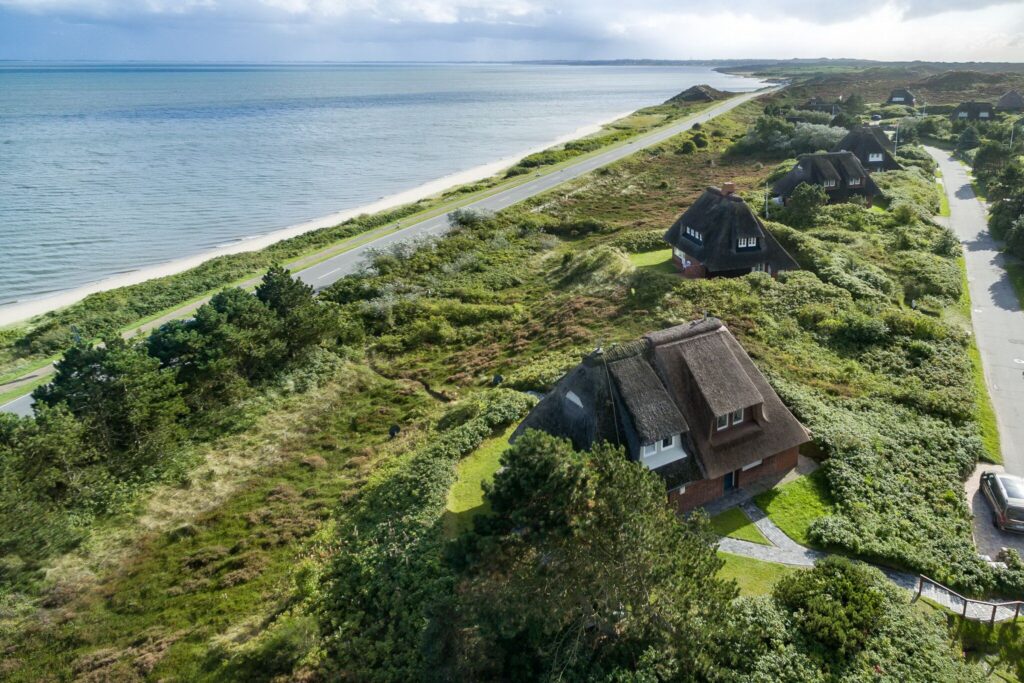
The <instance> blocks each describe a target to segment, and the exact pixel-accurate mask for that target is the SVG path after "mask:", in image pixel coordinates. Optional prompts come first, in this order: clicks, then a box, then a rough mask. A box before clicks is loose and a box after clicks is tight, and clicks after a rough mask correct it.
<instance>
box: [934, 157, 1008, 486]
mask: <svg viewBox="0 0 1024 683" xmlns="http://www.w3.org/2000/svg"><path fill="white" fill-rule="evenodd" d="M925 149H926V150H927V151H928V153H929V154H930V155H931V156H932V157H933V158H934V159H935V161H936V162H937V163H938V164H939V168H940V169H941V170H942V179H943V184H944V190H945V192H946V195H947V197H948V198H949V210H950V215H949V227H950V229H952V230H953V232H954V233H955V234H956V236H957V238H958V239H959V240H960V242H961V244H963V248H964V261H965V263H966V266H967V285H968V289H969V290H970V293H971V323H972V325H973V327H974V335H975V338H976V341H977V344H978V351H979V352H980V353H981V362H982V366H983V367H984V370H985V383H986V385H987V387H988V393H989V395H990V396H991V397H992V404H993V407H994V408H995V411H996V421H997V422H998V425H999V438H1000V443H1001V445H1002V455H1003V464H1004V466H1005V467H1006V471H1007V472H1010V473H1012V474H1017V475H1024V451H1022V450H1021V449H1022V448H1024V313H1022V311H1021V307H1020V301H1019V300H1018V299H1017V295H1016V293H1015V292H1014V289H1013V284H1012V283H1011V282H1010V277H1009V275H1008V274H1007V272H1006V269H1005V267H1004V263H1005V259H1006V256H1005V255H1004V254H1003V252H1002V249H1001V247H1000V245H999V243H998V242H997V241H996V240H995V239H994V238H993V237H992V235H990V234H989V231H988V220H987V216H986V210H985V205H984V204H983V203H982V201H981V200H980V199H979V198H978V197H977V195H976V194H975V192H974V187H973V186H972V185H971V177H970V175H969V172H968V169H967V167H966V166H964V165H963V164H962V163H960V162H959V161H958V160H956V159H955V158H953V157H952V156H950V153H949V152H947V151H944V150H941V149H938V148H936V147H925Z"/></svg>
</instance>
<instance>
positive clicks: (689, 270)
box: [672, 249, 708, 280]
mask: <svg viewBox="0 0 1024 683" xmlns="http://www.w3.org/2000/svg"><path fill="white" fill-rule="evenodd" d="M686 260H687V261H689V262H690V265H688V266H687V265H684V261H683V259H682V258H680V256H679V254H678V253H677V252H676V250H675V249H673V250H672V261H673V262H675V264H676V270H678V271H679V274H680V275H682V276H683V277H685V278H690V279H691V280H700V279H701V278H706V277H707V276H708V269H707V268H705V267H704V265H703V264H702V263H700V262H699V261H697V259H695V258H693V257H691V256H689V255H687V256H686Z"/></svg>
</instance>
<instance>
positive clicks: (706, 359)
mask: <svg viewBox="0 0 1024 683" xmlns="http://www.w3.org/2000/svg"><path fill="white" fill-rule="evenodd" d="M740 408H745V409H748V410H749V411H750V412H751V414H752V415H751V418H750V419H749V421H747V422H746V423H744V424H742V425H739V426H737V427H736V428H733V429H729V430H726V432H722V433H720V434H717V435H716V434H714V433H713V424H714V418H715V416H716V415H723V414H727V413H729V412H732V411H733V410H738V409H740ZM755 415H756V416H755ZM527 429H540V430H543V431H546V432H548V433H551V434H554V435H556V436H562V437H566V438H568V439H570V440H571V441H572V443H573V445H574V447H576V448H577V449H587V448H590V447H591V446H592V445H593V444H594V443H597V442H599V441H608V442H611V443H615V444H619V445H622V446H625V447H626V450H627V452H628V453H629V455H630V457H631V458H633V459H637V458H639V452H640V448H641V446H642V445H643V444H649V443H655V442H657V441H659V440H660V439H662V438H667V437H670V436H675V435H677V434H678V435H682V438H683V440H684V444H685V445H686V449H687V451H688V452H690V453H691V454H693V455H694V456H695V458H690V457H687V458H684V459H682V460H678V461H675V462H673V463H670V464H668V465H665V466H663V467H660V468H658V469H657V470H655V471H657V472H659V473H660V474H662V476H663V477H664V478H665V480H666V485H667V486H669V487H670V488H674V487H676V486H679V485H681V484H685V483H686V482H687V481H693V480H695V479H700V478H714V477H718V476H721V475H722V474H725V473H726V472H730V471H733V470H735V469H739V468H741V467H743V466H744V465H747V464H750V463H753V462H756V461H758V460H761V459H763V458H766V457H769V456H771V455H775V454H776V453H779V452H782V451H784V450H787V449H789V448H792V447H794V446H798V445H800V444H802V443H806V442H807V440H808V436H807V432H806V431H805V430H804V428H803V427H802V426H801V425H800V423H799V422H797V420H796V418H794V417H793V415H792V414H791V413H790V412H789V411H788V410H787V409H786V407H785V406H784V405H783V404H782V401H781V400H780V399H779V397H778V395H776V394H775V392H774V391H773V390H772V388H771V386H770V385H769V384H768V382H767V380H766V379H765V378H764V376H763V375H762V374H761V373H760V371H758V369H757V368H756V367H755V366H754V364H753V362H752V361H751V360H750V357H749V356H747V354H746V352H745V351H744V350H743V348H742V347H741V346H740V344H739V342H737V341H736V339H735V338H734V337H733V336H732V334H730V332H729V330H728V329H727V328H726V327H725V325H723V324H722V322H721V321H720V320H717V319H715V318H707V319H704V320H698V321H694V322H691V323H687V324H684V325H678V326H676V327H672V328H669V329H667V330H661V331H658V332H652V333H650V334H647V335H645V336H644V337H643V338H642V339H641V340H639V341H637V342H631V343H629V344H625V345H622V346H618V347H613V348H611V349H609V350H608V351H606V352H602V351H600V350H599V351H595V352H594V353H592V354H591V355H589V356H588V357H587V358H585V359H584V360H583V362H581V363H580V364H579V365H578V366H577V367H576V368H574V369H573V370H571V371H570V372H569V373H568V374H566V375H565V377H563V378H562V379H561V380H560V381H559V382H558V383H557V384H556V385H555V387H554V389H552V391H551V392H550V393H549V394H548V395H547V396H545V397H544V398H543V399H542V400H541V402H540V403H539V404H537V406H536V407H535V408H534V409H533V410H532V411H530V414H529V415H527V417H526V419H525V420H523V422H522V424H520V425H519V427H518V428H517V429H516V431H515V433H514V434H513V435H512V440H513V441H514V440H515V439H516V438H518V436H519V435H520V434H522V433H523V432H524V431H525V430H527ZM694 461H695V462H694Z"/></svg>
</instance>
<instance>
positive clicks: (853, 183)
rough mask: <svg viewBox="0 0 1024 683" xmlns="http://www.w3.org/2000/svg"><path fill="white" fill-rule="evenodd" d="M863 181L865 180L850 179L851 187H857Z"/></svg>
mask: <svg viewBox="0 0 1024 683" xmlns="http://www.w3.org/2000/svg"><path fill="white" fill-rule="evenodd" d="M862 180H863V178H850V187H857V186H858V185H860V183H861V181H862Z"/></svg>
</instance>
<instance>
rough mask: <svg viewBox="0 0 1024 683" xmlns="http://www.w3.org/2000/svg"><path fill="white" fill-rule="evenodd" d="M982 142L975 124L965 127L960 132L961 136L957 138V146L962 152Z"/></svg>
mask: <svg viewBox="0 0 1024 683" xmlns="http://www.w3.org/2000/svg"><path fill="white" fill-rule="evenodd" d="M980 144H981V138H980V137H979V136H978V129H977V128H975V127H974V126H967V127H965V128H964V130H963V132H962V133H960V137H958V138H957V140H956V148H957V149H958V150H960V151H961V152H965V151H967V150H969V149H974V148H975V147H977V146H978V145H980Z"/></svg>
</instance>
